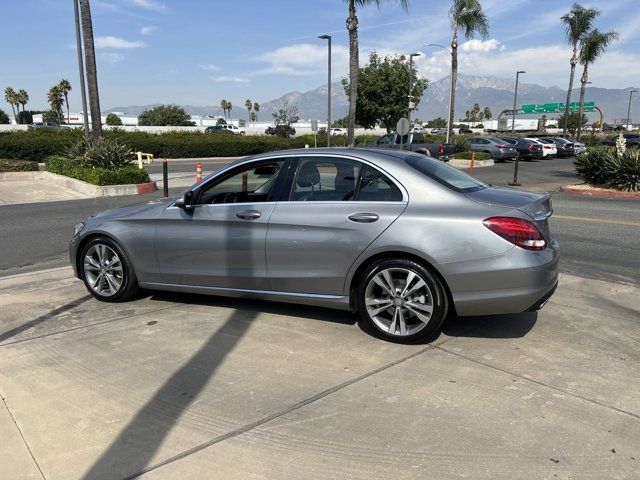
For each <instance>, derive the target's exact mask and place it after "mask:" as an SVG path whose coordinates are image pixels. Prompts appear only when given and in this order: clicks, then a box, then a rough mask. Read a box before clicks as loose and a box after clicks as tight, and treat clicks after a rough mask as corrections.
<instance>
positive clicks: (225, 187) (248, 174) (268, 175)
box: [197, 160, 284, 205]
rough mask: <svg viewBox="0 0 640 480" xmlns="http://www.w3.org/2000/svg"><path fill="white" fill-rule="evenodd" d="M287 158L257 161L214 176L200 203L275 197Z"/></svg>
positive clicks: (203, 191)
mask: <svg viewBox="0 0 640 480" xmlns="http://www.w3.org/2000/svg"><path fill="white" fill-rule="evenodd" d="M283 165H284V161H282V160H281V161H268V162H264V161H263V162H254V163H250V164H248V165H242V166H240V167H237V168H235V169H233V170H232V171H231V172H229V173H228V174H227V175H225V176H224V177H223V178H221V179H220V180H212V181H211V182H210V183H209V184H207V185H206V186H205V187H204V188H203V190H202V191H201V193H200V195H199V199H198V202H197V203H198V204H199V205H210V204H218V203H258V202H269V201H272V199H273V193H274V192H273V190H274V187H275V185H276V181H277V179H278V174H279V173H280V170H282V166H283Z"/></svg>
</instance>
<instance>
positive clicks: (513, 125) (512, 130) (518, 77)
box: [511, 70, 527, 135]
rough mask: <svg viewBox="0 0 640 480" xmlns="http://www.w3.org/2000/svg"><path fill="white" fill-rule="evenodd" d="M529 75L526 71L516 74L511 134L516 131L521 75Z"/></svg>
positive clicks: (519, 71)
mask: <svg viewBox="0 0 640 480" xmlns="http://www.w3.org/2000/svg"><path fill="white" fill-rule="evenodd" d="M521 73H527V72H525V71H524V70H518V71H517V72H516V91H515V93H514V95H513V119H512V120H511V134H512V135H513V133H514V132H515V130H516V108H517V107H516V105H517V104H518V81H519V80H520V74H521Z"/></svg>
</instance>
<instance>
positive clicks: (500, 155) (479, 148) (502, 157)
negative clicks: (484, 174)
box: [468, 137, 517, 162]
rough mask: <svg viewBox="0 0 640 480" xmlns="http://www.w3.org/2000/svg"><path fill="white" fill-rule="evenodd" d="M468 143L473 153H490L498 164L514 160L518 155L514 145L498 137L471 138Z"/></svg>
mask: <svg viewBox="0 0 640 480" xmlns="http://www.w3.org/2000/svg"><path fill="white" fill-rule="evenodd" d="M468 141H469V144H470V145H471V151H473V152H485V153H488V154H489V155H491V158H492V159H493V160H495V161H496V162H504V161H506V160H512V159H514V158H516V155H517V152H516V148H515V147H514V146H513V145H511V144H510V143H508V142H505V141H504V140H500V139H499V138H496V137H471V138H469V140H468Z"/></svg>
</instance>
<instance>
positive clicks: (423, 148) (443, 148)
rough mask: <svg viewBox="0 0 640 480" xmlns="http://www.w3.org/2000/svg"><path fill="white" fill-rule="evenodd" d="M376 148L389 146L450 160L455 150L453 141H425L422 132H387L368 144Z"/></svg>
mask: <svg viewBox="0 0 640 480" xmlns="http://www.w3.org/2000/svg"><path fill="white" fill-rule="evenodd" d="M368 146H369V147H374V148H389V149H394V150H411V151H412V152H418V153H422V154H424V155H429V156H430V157H433V158H437V159H439V160H443V161H446V162H448V161H449V160H450V159H451V156H452V155H453V152H454V146H453V144H452V143H425V141H424V135H423V134H422V133H409V134H408V135H398V134H397V133H387V134H386V135H383V136H381V137H380V138H378V140H376V141H375V142H373V143H370V144H369V145H368Z"/></svg>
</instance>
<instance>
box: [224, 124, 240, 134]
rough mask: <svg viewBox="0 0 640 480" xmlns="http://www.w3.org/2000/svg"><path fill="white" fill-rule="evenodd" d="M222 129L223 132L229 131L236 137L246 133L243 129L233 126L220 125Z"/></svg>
mask: <svg viewBox="0 0 640 480" xmlns="http://www.w3.org/2000/svg"><path fill="white" fill-rule="evenodd" d="M222 128H223V129H225V130H229V131H230V132H231V133H235V134H236V135H244V134H245V133H246V132H245V130H244V129H243V128H238V127H236V126H235V125H230V124H226V125H222Z"/></svg>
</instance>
